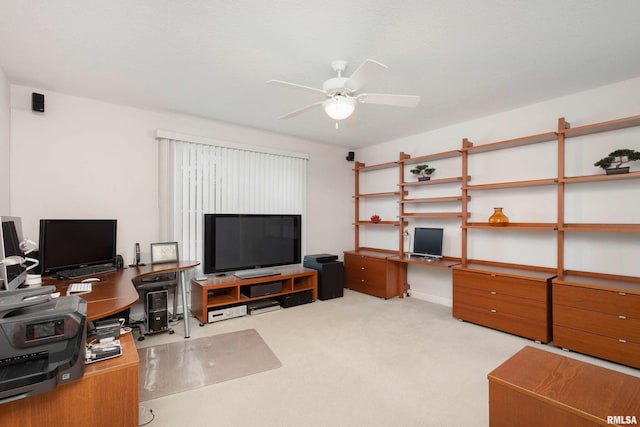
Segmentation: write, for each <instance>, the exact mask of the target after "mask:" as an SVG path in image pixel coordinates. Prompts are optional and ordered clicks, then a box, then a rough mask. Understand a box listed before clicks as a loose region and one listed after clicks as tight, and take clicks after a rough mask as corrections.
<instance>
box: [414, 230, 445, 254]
mask: <svg viewBox="0 0 640 427" xmlns="http://www.w3.org/2000/svg"><path fill="white" fill-rule="evenodd" d="M442 235H443V230H442V228H422V227H416V228H415V230H414V233H413V253H412V255H418V256H422V257H425V258H442Z"/></svg>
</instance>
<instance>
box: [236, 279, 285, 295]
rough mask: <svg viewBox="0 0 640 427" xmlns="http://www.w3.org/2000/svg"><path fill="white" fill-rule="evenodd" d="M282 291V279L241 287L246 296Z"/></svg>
mask: <svg viewBox="0 0 640 427" xmlns="http://www.w3.org/2000/svg"><path fill="white" fill-rule="evenodd" d="M280 292H282V281H278V282H267V283H258V284H257V285H249V286H243V287H242V293H243V294H244V296H246V297H247V298H255V297H262V296H265V295H271V294H278V293H280Z"/></svg>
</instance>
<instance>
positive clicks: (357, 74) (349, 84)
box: [344, 59, 387, 92]
mask: <svg viewBox="0 0 640 427" xmlns="http://www.w3.org/2000/svg"><path fill="white" fill-rule="evenodd" d="M386 69H387V66H386V65H384V64H381V63H379V62H378V61H374V60H373V59H367V60H366V61H364V62H363V63H362V64H360V66H359V67H358V68H357V69H356V71H354V72H353V74H351V77H349V80H347V81H346V82H345V84H344V87H346V88H347V89H349V90H351V91H352V92H355V91H357V90H359V89H360V88H361V87H363V86H364V85H366V84H367V83H369V82H370V81H371V80H374V79H375V78H376V77H378V76H379V75H380V74H382V73H383V72H384V71H385V70H386Z"/></svg>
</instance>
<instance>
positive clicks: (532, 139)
mask: <svg viewBox="0 0 640 427" xmlns="http://www.w3.org/2000/svg"><path fill="white" fill-rule="evenodd" d="M557 139H558V134H557V133H556V132H545V133H540V134H536V135H531V136H524V137H522V138H515V139H508V140H505V141H498V142H492V143H490V144H482V145H477V146H474V145H471V146H468V147H466V148H464V150H465V151H467V152H469V153H474V154H475V153H484V152H487V151H495V150H504V149H505V148H515V147H521V146H523V145H530V144H539V143H541V142H551V141H556V140H557ZM471 144H473V143H471Z"/></svg>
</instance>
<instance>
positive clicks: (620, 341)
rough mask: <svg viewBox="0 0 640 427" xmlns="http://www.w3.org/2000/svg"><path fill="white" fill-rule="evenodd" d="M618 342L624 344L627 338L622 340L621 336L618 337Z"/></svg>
mask: <svg viewBox="0 0 640 427" xmlns="http://www.w3.org/2000/svg"><path fill="white" fill-rule="evenodd" d="M618 342H619V343H621V344H626V343H627V340H623V339H622V338H620V339H619V340H618Z"/></svg>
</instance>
